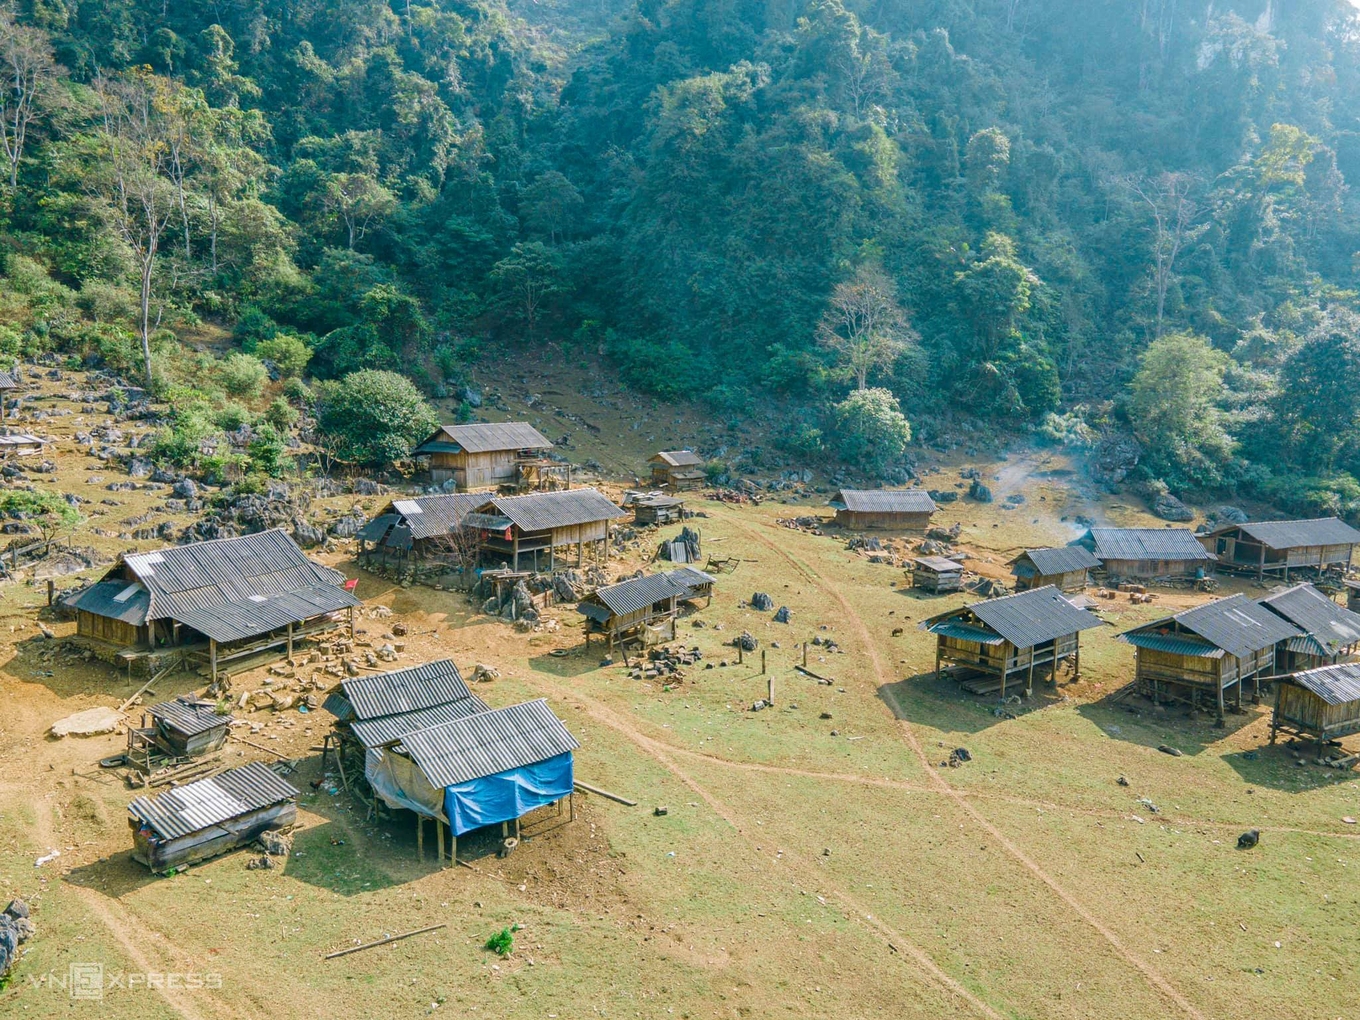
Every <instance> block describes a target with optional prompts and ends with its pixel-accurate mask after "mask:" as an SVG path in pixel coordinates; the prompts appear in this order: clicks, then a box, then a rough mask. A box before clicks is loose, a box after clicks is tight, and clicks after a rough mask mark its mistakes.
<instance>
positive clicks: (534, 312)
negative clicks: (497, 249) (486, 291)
mask: <svg viewBox="0 0 1360 1020" xmlns="http://www.w3.org/2000/svg"><path fill="white" fill-rule="evenodd" d="M561 274H562V261H561V259H560V258H559V257H558V255H557V253H556V252H554V251H553V250H552V249H551V248H549V247H548V246H547V245H545V244H543V243H542V242H541V241H528V242H525V243H522V244H517V245H515V247H514V249H513V250H512V251H511V252H510V254H509V255H508V256H506V257H505V258H503V259H501V260H500V261H499V262H497V263H496V264H495V265H494V266H492V267H491V280H492V282H493V283H494V284H495V285H496V288H497V290H498V291H499V292H500V298H501V304H502V307H503V308H504V309H505V310H506V312H507V313H508V314H509V316H510V317H511V319H512V320H514V321H519V322H522V323H524V327H525V331H526V332H527V333H528V336H529V339H530V340H532V339H534V328H535V326H537V325H538V320H539V317H540V315H542V312H543V306H544V304H545V303H546V302H547V301H548V300H549V299H550V298H551V297H552V296H553V295H554V294H556V293H558V292H559V290H560V289H561V286H562V278H561Z"/></svg>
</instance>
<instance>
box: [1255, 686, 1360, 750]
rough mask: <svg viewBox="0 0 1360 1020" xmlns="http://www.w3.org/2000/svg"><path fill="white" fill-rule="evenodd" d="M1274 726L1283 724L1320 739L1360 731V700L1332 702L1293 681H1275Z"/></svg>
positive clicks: (1272, 723)
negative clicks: (1334, 703)
mask: <svg viewBox="0 0 1360 1020" xmlns="http://www.w3.org/2000/svg"><path fill="white" fill-rule="evenodd" d="M1271 726H1272V728H1279V727H1283V728H1285V729H1294V730H1298V731H1301V732H1303V733H1307V734H1309V735H1311V736H1314V737H1318V738H1319V739H1323V740H1327V739H1331V738H1333V737H1344V736H1347V735H1349V734H1351V733H1360V701H1347V702H1343V703H1342V704H1340V705H1329V704H1327V702H1325V701H1323V700H1322V699H1321V698H1319V697H1318V696H1317V695H1316V694H1314V693H1313V692H1312V691H1309V690H1306V689H1305V688H1302V687H1299V686H1298V685H1296V684H1292V683H1279V684H1276V685H1275V715H1274V717H1273V719H1272V720H1271Z"/></svg>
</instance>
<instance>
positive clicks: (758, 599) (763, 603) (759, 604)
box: [751, 591, 774, 613]
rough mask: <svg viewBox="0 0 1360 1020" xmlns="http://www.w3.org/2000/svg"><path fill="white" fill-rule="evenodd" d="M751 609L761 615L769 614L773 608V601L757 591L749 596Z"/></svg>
mask: <svg viewBox="0 0 1360 1020" xmlns="http://www.w3.org/2000/svg"><path fill="white" fill-rule="evenodd" d="M751 608H752V609H754V610H757V611H758V612H762V613H766V612H769V611H770V610H771V609H773V608H774V599H772V598H770V596H768V595H766V594H765V593H764V592H763V591H758V592H756V593H755V594H754V595H752V596H751Z"/></svg>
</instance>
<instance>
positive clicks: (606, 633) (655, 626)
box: [576, 574, 689, 649]
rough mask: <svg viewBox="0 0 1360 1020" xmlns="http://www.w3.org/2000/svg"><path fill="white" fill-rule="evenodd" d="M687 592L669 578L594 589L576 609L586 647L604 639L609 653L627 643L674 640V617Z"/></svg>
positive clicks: (641, 579) (654, 576) (638, 579)
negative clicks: (583, 631) (634, 639)
mask: <svg viewBox="0 0 1360 1020" xmlns="http://www.w3.org/2000/svg"><path fill="white" fill-rule="evenodd" d="M688 594H689V588H688V587H687V586H686V585H685V584H683V583H681V582H680V581H678V580H675V579H673V578H672V577H671V575H670V574H651V575H648V576H646V577H635V578H632V579H630V580H627V581H621V582H620V583H618V584H611V585H606V586H605V587H603V588H596V589H595V590H594V591H593V592H591V593H590V594H589V595H587V596H586V597H585V598H583V599H582V600H581V601H580V602H579V603H578V604H577V606H576V611H577V612H579V613H580V614H581V615H582V616H584V617H585V618H586V620H585V637H586V647H587V648H588V647H590V639H591V637H592V636H599V637H603V638H604V639H605V641H606V643H607V644H608V646H609V647H610V648H611V649H612V648H613V647H614V646H615V645H616V644H622V643H624V642H626V641H628V640H630V639H633V638H638V639H641V641H642V643H643V644H644V645H649V644H661V643H663V642H666V641H674V640H675V617H676V612H677V608H678V606H679V604H680V602H681V600H682V599H684V598H686V597H687V596H688Z"/></svg>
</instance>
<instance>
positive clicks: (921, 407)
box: [0, 0, 1360, 516]
mask: <svg viewBox="0 0 1360 1020" xmlns="http://www.w3.org/2000/svg"><path fill="white" fill-rule="evenodd" d="M0 40H3V64H4V69H5V73H6V81H7V83H8V85H7V88H6V90H5V96H4V98H2V99H0V113H2V114H3V120H4V130H3V140H4V143H5V145H4V149H5V155H6V157H7V159H6V160H5V161H4V163H3V165H0V170H3V171H4V173H3V182H4V183H3V191H4V203H3V223H0V231H2V235H0V236H2V237H3V251H4V257H5V265H4V269H5V281H4V305H3V323H4V324H3V325H0V348H2V349H3V356H4V357H6V358H13V357H15V356H19V355H30V354H34V353H42V352H48V351H51V352H56V353H59V354H62V355H64V356H68V357H71V358H74V359H85V360H88V361H89V362H90V363H100V362H102V363H104V364H107V365H108V366H110V367H112V368H115V369H117V370H120V371H123V372H125V373H126V374H127V375H128V377H129V379H131V380H134V381H136V380H139V379H140V378H142V377H143V376H145V375H147V374H149V376H150V377H151V385H153V386H154V387H156V388H157V389H158V390H159V391H160V395H161V396H163V397H169V398H171V399H173V401H174V406H175V408H176V414H177V416H178V418H179V423H178V435H171V434H167V437H166V441H165V442H164V443H163V444H161V452H162V455H163V456H176V455H178V456H181V457H183V456H192V449H193V448H196V445H195V440H196V439H197V438H199V437H200V435H201V433H203V432H204V431H205V430H210V429H212V428H214V427H226V426H229V425H231V423H232V421H238V423H239V419H240V418H241V417H242V416H243V415H244V416H246V417H249V416H250V414H251V411H250V408H249V406H248V405H249V399H247V398H254V397H258V396H259V394H260V393H261V391H262V387H264V385H265V383H264V381H263V376H262V374H261V373H262V371H263V368H264V366H263V364H262V363H261V361H260V359H264V360H265V361H267V362H268V364H269V367H270V370H271V371H272V372H273V374H274V375H275V376H276V377H279V376H281V377H283V378H284V379H289V378H293V379H295V381H294V382H292V383H289V384H288V385H287V386H286V387H284V389H283V390H282V391H281V395H280V397H279V400H278V401H276V402H275V405H273V406H272V407H271V416H270V417H269V422H270V424H269V426H268V427H269V428H271V429H273V430H275V431H276V432H282V431H286V430H287V429H288V428H290V427H291V426H292V423H293V422H294V421H295V420H296V417H297V409H301V410H303V411H304V412H305V411H306V410H307V409H308V408H309V406H310V405H309V401H310V400H312V391H311V390H309V388H308V387H307V386H306V385H304V384H303V383H302V382H301V379H302V378H303V377H307V378H313V379H317V380H328V379H338V378H341V377H344V376H346V375H348V374H350V373H353V372H355V371H358V370H361V369H391V370H396V371H399V372H402V373H404V374H406V375H408V376H410V377H411V378H412V380H413V381H414V382H415V383H416V384H417V385H418V386H419V387H420V388H421V389H423V390H424V391H425V392H426V393H427V394H433V395H443V394H444V393H446V392H448V391H449V390H452V389H453V388H454V387H455V386H456V385H457V384H459V383H460V382H461V380H462V379H463V377H464V375H465V374H466V373H467V372H468V371H469V368H470V367H471V366H475V363H476V360H477V359H478V358H479V357H480V356H483V354H482V352H484V351H486V350H487V349H488V348H489V347H493V346H494V347H502V346H507V345H508V346H509V347H512V348H515V349H526V350H528V349H532V348H533V347H534V346H535V345H539V344H546V343H553V344H557V345H562V346H565V347H567V348H568V349H573V348H574V349H579V350H580V351H581V352H582V354H583V355H586V356H592V357H594V356H602V357H603V358H604V359H605V360H604V364H606V365H609V366H612V368H613V370H614V371H616V372H617V373H618V374H619V376H620V377H621V378H622V380H623V381H625V382H626V383H627V384H628V385H630V386H631V387H633V388H635V389H637V390H639V391H644V392H651V393H654V394H658V395H661V396H664V397H667V398H681V397H686V398H691V397H692V398H696V399H699V400H702V401H705V402H707V403H708V404H709V405H711V407H712V408H713V411H714V413H715V414H716V415H720V416H727V417H734V416H741V415H743V414H749V413H750V411H751V408H752V407H753V406H755V405H759V406H762V407H764V406H778V407H780V408H782V409H783V410H781V412H780V413H781V414H782V415H784V416H786V417H787V418H789V419H790V420H788V421H786V422H781V423H780V427H779V428H778V434H779V436H780V437H781V439H780V441H781V442H784V443H786V444H788V445H789V446H790V447H791V448H792V449H794V450H796V451H797V452H799V453H800V455H804V456H820V455H826V456H839V457H844V458H847V459H850V460H855V461H859V462H860V463H861V464H862V465H864V466H865V467H866V468H868V469H870V470H872V471H875V472H882V471H885V470H887V469H890V468H891V467H893V466H894V464H895V463H896V461H897V458H898V457H900V456H901V455H902V452H903V450H904V443H905V440H906V437H907V427H906V422H905V421H904V420H903V417H902V415H905V418H906V419H908V420H910V422H911V423H912V425H913V426H916V428H917V433H918V438H919V436H920V435H921V434H922V431H923V429H922V426H924V432H925V434H927V435H928V434H929V433H930V431H931V428H932V425H931V423H932V422H937V421H941V420H945V419H948V418H958V417H968V418H973V419H981V420H984V421H987V422H988V423H989V427H992V428H996V429H1004V430H1014V431H1017V432H1021V431H1025V430H1029V429H1034V430H1036V431H1037V432H1038V434H1039V436H1040V437H1041V438H1043V439H1045V440H1047V441H1052V442H1060V443H1066V444H1070V445H1073V446H1076V447H1090V446H1094V445H1097V444H1099V443H1100V441H1101V439H1102V437H1107V438H1108V437H1111V436H1116V437H1121V438H1124V439H1127V437H1133V438H1134V439H1136V441H1137V443H1138V444H1139V445H1140V446H1141V448H1142V453H1141V461H1140V464H1139V466H1138V472H1140V473H1141V474H1142V476H1143V477H1144V479H1145V480H1146V481H1148V482H1150V483H1152V484H1154V485H1155V484H1157V483H1164V484H1166V485H1170V486H1171V487H1172V488H1173V489H1174V490H1177V491H1197V492H1202V493H1211V492H1234V491H1236V492H1243V493H1246V494H1249V495H1254V496H1258V497H1261V498H1268V499H1274V500H1275V501H1276V502H1278V503H1280V504H1281V505H1283V506H1286V507H1288V508H1289V509H1292V510H1295V511H1297V512H1300V513H1305V512H1343V513H1346V514H1348V515H1351V516H1354V515H1355V513H1356V512H1357V510H1360V483H1357V481H1356V478H1355V476H1356V475H1357V474H1360V442H1357V440H1358V439H1360V420H1358V418H1360V317H1357V315H1356V312H1355V309H1356V306H1357V294H1356V286H1357V282H1358V280H1357V273H1360V195H1357V193H1356V190H1355V188H1354V187H1353V185H1354V184H1356V183H1357V182H1360V21H1358V20H1357V12H1356V10H1355V9H1354V8H1353V7H1352V6H1351V5H1350V4H1348V3H1346V2H1344V0H1294V2H1291V3H1276V2H1275V0H1229V2H1222V0H1215V2H1211V0H971V2H964V0H929V2H909V0H900V2H896V3H877V2H875V3H868V2H859V0H811V2H804V0H765V2H760V3H757V2H754V0H669V2H662V0H637V2H635V3H623V2H621V0H593V2H586V0H556V2H555V3H530V2H522V0H516V2H513V3H511V4H510V5H509V6H506V5H505V3H503V2H502V0H469V2H456V0H326V2H322V0H287V2H283V0H277V2H276V0H222V2H216V3H208V2H194V0H177V2H172V3H166V2H164V0H20V3H19V4H18V6H17V8H16V9H15V10H14V12H13V14H12V15H7V16H5V17H4V18H3V19H0ZM203 322H210V323H214V324H217V325H220V326H224V327H226V328H227V329H229V330H231V331H232V333H233V334H234V339H235V342H236V343H238V344H239V345H240V347H241V349H242V353H237V354H235V355H232V356H228V357H226V358H224V359H222V360H221V361H219V362H216V363H210V361H205V360H204V359H205V355H202V354H191V353H189V352H187V350H186V348H185V346H184V339H185V337H186V336H189V335H192V334H193V331H194V330H195V329H196V328H198V324H199V323H203ZM322 392H323V394H324V392H325V387H324V384H323V386H322ZM772 398H778V399H777V401H775V403H773V404H771V403H770V401H771V400H772ZM242 400H244V401H245V405H246V406H244V407H243V406H242V405H241V404H240V401H242ZM899 407H900V410H901V412H902V414H901V415H900V414H898V408H899ZM224 414H225V415H226V417H227V419H229V420H228V421H226V422H225V424H224V422H223V420H222V419H223V415H224ZM257 417H258V415H257ZM422 420H423V419H422ZM173 431H174V430H172V432H173ZM266 434H267V433H266ZM177 443H178V445H176V444H177ZM186 450H187V451H189V452H188V453H186V452H185V451H186ZM275 453H277V451H275ZM262 456H263V455H262Z"/></svg>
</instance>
